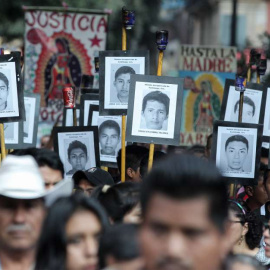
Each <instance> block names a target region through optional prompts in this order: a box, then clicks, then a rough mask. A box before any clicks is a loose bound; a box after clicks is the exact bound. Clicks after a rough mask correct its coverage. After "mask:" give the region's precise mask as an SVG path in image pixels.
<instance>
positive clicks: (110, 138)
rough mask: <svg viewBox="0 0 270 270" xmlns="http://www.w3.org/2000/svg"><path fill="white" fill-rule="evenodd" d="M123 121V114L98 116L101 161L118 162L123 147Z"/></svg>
mask: <svg viewBox="0 0 270 270" xmlns="http://www.w3.org/2000/svg"><path fill="white" fill-rule="evenodd" d="M121 123H122V117H121V116H99V117H98V137H99V149H100V161H104V162H113V163H116V157H117V153H118V151H119V150H120V148H121Z"/></svg>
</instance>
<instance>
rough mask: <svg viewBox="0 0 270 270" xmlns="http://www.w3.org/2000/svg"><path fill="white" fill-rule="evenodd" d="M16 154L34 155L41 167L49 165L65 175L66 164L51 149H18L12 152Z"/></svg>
mask: <svg viewBox="0 0 270 270" xmlns="http://www.w3.org/2000/svg"><path fill="white" fill-rule="evenodd" d="M10 154H11V155H15V156H25V155H30V156H32V157H33V158H34V159H35V160H36V162H37V164H38V166H39V167H43V166H48V167H49V168H51V169H53V170H59V171H61V174H62V177H64V166H63V163H62V161H61V159H60V157H59V155H58V154H57V153H56V152H54V151H52V150H49V149H46V148H35V147H33V148H26V149H18V150H14V151H12V152H11V153H10Z"/></svg>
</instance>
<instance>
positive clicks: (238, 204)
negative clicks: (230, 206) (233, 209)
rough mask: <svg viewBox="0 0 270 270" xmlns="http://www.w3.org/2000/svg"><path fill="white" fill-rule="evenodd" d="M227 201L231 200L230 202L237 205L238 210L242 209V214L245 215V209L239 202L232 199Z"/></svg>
mask: <svg viewBox="0 0 270 270" xmlns="http://www.w3.org/2000/svg"><path fill="white" fill-rule="evenodd" d="M228 202H231V203H234V204H235V205H237V206H238V207H239V208H240V210H241V211H242V213H243V214H244V216H246V211H245V209H244V208H243V206H242V205H241V204H240V203H239V202H237V201H234V200H228Z"/></svg>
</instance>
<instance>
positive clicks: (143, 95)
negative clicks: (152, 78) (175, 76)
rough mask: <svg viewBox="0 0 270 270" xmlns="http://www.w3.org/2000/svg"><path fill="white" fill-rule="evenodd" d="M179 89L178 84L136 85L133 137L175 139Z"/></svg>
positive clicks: (142, 83)
mask: <svg viewBox="0 0 270 270" xmlns="http://www.w3.org/2000/svg"><path fill="white" fill-rule="evenodd" d="M177 89H178V85H177V84H162V83H145V82H137V83H136V89H135V99H134V111H133V126H132V134H133V135H136V136H140V135H141V136H146V135H147V136H153V137H160V136H161V137H165V138H170V139H172V138H173V136H174V123H175V112H176V103H177Z"/></svg>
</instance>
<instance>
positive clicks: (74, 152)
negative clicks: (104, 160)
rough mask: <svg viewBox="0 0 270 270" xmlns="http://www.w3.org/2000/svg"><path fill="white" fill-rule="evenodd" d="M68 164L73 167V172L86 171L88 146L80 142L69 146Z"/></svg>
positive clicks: (74, 142)
mask: <svg viewBox="0 0 270 270" xmlns="http://www.w3.org/2000/svg"><path fill="white" fill-rule="evenodd" d="M67 154H68V162H69V163H70V164H71V166H72V170H74V171H79V170H85V165H86V163H87V161H88V155H87V148H86V145H85V144H83V143H82V142H80V141H77V140H75V141H73V142H71V143H70V144H69V147H68V150H67Z"/></svg>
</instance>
